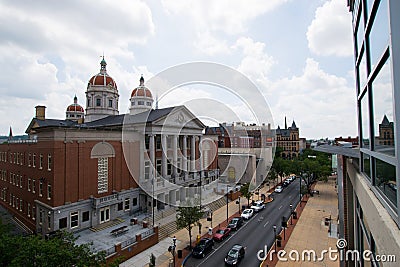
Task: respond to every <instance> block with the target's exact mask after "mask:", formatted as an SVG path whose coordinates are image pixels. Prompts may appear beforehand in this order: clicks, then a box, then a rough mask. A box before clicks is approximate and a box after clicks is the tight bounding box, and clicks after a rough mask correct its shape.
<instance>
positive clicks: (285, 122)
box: [285, 116, 287, 129]
mask: <svg viewBox="0 0 400 267" xmlns="http://www.w3.org/2000/svg"><path fill="white" fill-rule="evenodd" d="M285 129H287V122H286V116H285Z"/></svg>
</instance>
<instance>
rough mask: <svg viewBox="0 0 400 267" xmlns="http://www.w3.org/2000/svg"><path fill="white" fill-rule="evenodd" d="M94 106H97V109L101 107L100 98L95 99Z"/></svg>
mask: <svg viewBox="0 0 400 267" xmlns="http://www.w3.org/2000/svg"><path fill="white" fill-rule="evenodd" d="M96 106H97V107H100V106H101V99H100V98H97V99H96Z"/></svg>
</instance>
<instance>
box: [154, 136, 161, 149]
mask: <svg viewBox="0 0 400 267" xmlns="http://www.w3.org/2000/svg"><path fill="white" fill-rule="evenodd" d="M155 138H156V149H158V150H160V149H161V136H160V135H156V136H155Z"/></svg>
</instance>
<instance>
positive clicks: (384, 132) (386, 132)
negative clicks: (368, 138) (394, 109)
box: [377, 115, 394, 147]
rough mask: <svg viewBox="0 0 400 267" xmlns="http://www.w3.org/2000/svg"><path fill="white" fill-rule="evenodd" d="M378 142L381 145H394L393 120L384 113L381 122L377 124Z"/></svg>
mask: <svg viewBox="0 0 400 267" xmlns="http://www.w3.org/2000/svg"><path fill="white" fill-rule="evenodd" d="M377 141H378V144H379V145H382V146H391V147H392V146H394V129H393V122H392V121H390V122H389V120H388V118H387V117H386V115H384V116H383V119H382V122H381V123H380V124H379V136H378V140H377Z"/></svg>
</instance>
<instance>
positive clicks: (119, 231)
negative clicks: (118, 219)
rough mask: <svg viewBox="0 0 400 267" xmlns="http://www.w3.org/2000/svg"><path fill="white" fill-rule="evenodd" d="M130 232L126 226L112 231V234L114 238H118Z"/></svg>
mask: <svg viewBox="0 0 400 267" xmlns="http://www.w3.org/2000/svg"><path fill="white" fill-rule="evenodd" d="M128 231H129V229H128V226H126V225H125V226H121V227H119V228H117V229H114V230H112V231H111V232H110V233H111V235H113V236H118V235H121V234H123V233H126V232H128Z"/></svg>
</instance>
